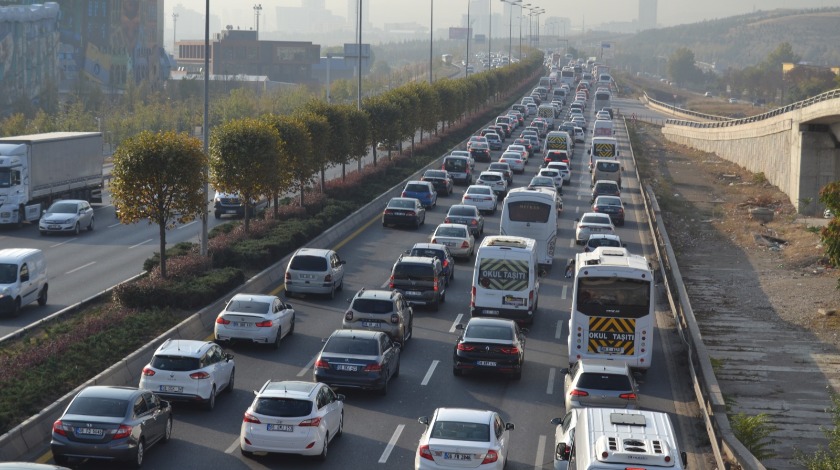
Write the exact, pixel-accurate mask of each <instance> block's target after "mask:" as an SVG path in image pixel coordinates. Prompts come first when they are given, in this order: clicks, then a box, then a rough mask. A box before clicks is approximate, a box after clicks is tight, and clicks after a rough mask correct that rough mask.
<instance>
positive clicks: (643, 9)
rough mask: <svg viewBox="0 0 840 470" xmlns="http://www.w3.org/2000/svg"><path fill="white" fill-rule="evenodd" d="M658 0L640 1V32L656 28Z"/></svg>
mask: <svg viewBox="0 0 840 470" xmlns="http://www.w3.org/2000/svg"><path fill="white" fill-rule="evenodd" d="M656 2H657V0H639V31H644V30H646V29H655V28H656V8H657V5H656Z"/></svg>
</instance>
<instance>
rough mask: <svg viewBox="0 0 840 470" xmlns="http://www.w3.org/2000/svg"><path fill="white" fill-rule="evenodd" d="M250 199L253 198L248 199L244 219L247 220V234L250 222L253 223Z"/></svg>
mask: <svg viewBox="0 0 840 470" xmlns="http://www.w3.org/2000/svg"><path fill="white" fill-rule="evenodd" d="M250 199H251V198H248V199H246V200H245V216H244V217H243V219H244V220H245V233H248V225H249V222H250V221H251V217H250V215H251V201H250Z"/></svg>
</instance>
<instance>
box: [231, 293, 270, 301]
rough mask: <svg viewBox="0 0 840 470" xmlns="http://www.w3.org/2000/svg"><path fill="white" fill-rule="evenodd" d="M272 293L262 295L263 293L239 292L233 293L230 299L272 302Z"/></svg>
mask: <svg viewBox="0 0 840 470" xmlns="http://www.w3.org/2000/svg"><path fill="white" fill-rule="evenodd" d="M275 298H276V297H274V296H273V295H263V294H246V293H240V294H236V295H234V296H233V297H232V298H231V299H230V300H252V301H255V302H274V299H275Z"/></svg>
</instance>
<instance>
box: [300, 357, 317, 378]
mask: <svg viewBox="0 0 840 470" xmlns="http://www.w3.org/2000/svg"><path fill="white" fill-rule="evenodd" d="M314 365H315V356H312V359H310V360H309V362H307V363H306V365H305V366H304V367H303V369H301V370H300V372H298V373H297V376H298V377H303V376H304V375H306V373H307V372H309V371H311V370H312V366H314Z"/></svg>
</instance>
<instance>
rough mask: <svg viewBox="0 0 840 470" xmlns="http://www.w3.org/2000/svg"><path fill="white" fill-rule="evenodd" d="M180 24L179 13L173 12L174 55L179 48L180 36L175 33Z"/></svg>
mask: <svg viewBox="0 0 840 470" xmlns="http://www.w3.org/2000/svg"><path fill="white" fill-rule="evenodd" d="M177 26H178V14H177V13H174V12H173V13H172V55H175V50H176V49H177V48H178V37H177V35H176V34H175V32H176V31H177Z"/></svg>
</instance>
